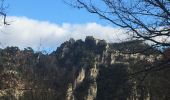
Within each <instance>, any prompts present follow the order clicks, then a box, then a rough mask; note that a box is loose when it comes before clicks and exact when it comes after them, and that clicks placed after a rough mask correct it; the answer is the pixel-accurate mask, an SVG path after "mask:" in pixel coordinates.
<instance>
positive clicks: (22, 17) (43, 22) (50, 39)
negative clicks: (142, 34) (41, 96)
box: [0, 0, 127, 51]
mask: <svg viewBox="0 0 170 100" xmlns="http://www.w3.org/2000/svg"><path fill="white" fill-rule="evenodd" d="M5 3H6V5H9V7H8V8H7V9H6V10H7V11H6V12H7V22H9V23H10V25H8V26H3V25H1V27H0V30H1V31H0V48H4V47H6V46H17V47H20V48H26V47H32V48H33V49H34V50H38V48H41V50H48V49H51V50H55V49H56V48H57V47H58V46H60V44H61V43H63V42H65V41H67V40H69V39H70V38H74V39H76V40H77V39H85V37H86V36H94V37H95V38H97V39H105V40H106V41H109V42H118V41H120V40H125V38H127V35H124V34H123V33H124V30H122V29H119V28H116V27H113V26H112V24H111V23H109V22H107V21H105V20H101V19H100V18H99V17H98V16H97V15H94V14H90V13H89V12H87V11H86V10H83V9H81V10H79V9H76V8H72V7H70V6H69V5H67V4H65V3H64V2H63V1H62V0H6V2H5ZM40 44H41V47H40ZM48 51H50V50H48Z"/></svg>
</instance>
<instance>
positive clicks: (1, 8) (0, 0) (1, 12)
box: [0, 0, 9, 25]
mask: <svg viewBox="0 0 170 100" xmlns="http://www.w3.org/2000/svg"><path fill="white" fill-rule="evenodd" d="M4 2H5V0H0V16H1V17H2V18H3V20H2V22H3V25H9V23H7V22H6V12H5V11H6V8H7V6H5V5H4V4H5V3H4Z"/></svg>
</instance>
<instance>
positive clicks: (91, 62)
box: [0, 36, 170, 100]
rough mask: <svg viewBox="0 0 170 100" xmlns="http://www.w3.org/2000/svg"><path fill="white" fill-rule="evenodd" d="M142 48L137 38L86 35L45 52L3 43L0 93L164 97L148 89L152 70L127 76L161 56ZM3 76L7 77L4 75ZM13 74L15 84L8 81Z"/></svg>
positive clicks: (46, 99)
mask: <svg viewBox="0 0 170 100" xmlns="http://www.w3.org/2000/svg"><path fill="white" fill-rule="evenodd" d="M148 47H149V46H148V45H146V44H145V43H143V42H142V41H131V42H125V43H117V44H116V43H114V44H113V43H107V42H106V41H105V40H98V39H95V38H93V37H91V36H88V37H86V39H85V41H82V40H76V41H75V40H74V39H70V40H69V41H66V42H64V43H63V44H61V46H60V47H58V48H57V50H56V51H54V52H53V53H51V54H48V55H47V54H46V55H45V54H42V53H41V52H39V53H34V52H33V51H32V50H31V49H30V48H27V49H25V50H23V51H21V50H19V49H16V48H14V47H13V48H7V49H5V50H2V51H1V61H4V59H7V61H4V62H2V63H1V66H2V67H3V69H2V70H1V77H3V75H5V78H4V79H3V80H2V81H1V90H0V98H8V99H10V98H12V99H16V100H160V98H167V95H166V94H161V95H159V96H158V95H157V93H155V92H154V88H153V87H151V83H153V80H154V78H155V77H153V76H152V74H150V75H148V76H149V77H147V78H146V79H144V80H142V79H143V77H145V74H146V73H141V74H139V75H135V76H131V74H132V73H134V72H137V71H140V70H143V69H147V68H150V67H151V66H152V65H153V64H154V63H155V62H157V61H159V60H161V59H162V57H161V56H160V54H159V52H158V50H156V49H153V48H151V49H150V50H147V52H144V51H145V50H146V49H147V48H148ZM11 49H12V50H11ZM15 49H16V50H15ZM10 50H11V51H10ZM14 50H15V51H14ZM139 51H140V52H139ZM12 59H13V60H12ZM6 66H9V67H6ZM9 73H10V74H9ZM154 74H155V73H154ZM159 74H161V73H159ZM7 76H9V78H10V79H12V80H8V78H6V77H7ZM14 79H15V82H16V84H17V85H14V84H13V83H10V82H13V80H14ZM7 80H8V81H9V82H8V81H7ZM141 81H142V82H141ZM8 85H9V86H8ZM155 86H157V84H156V85H155ZM166 86H168V85H166ZM7 90H8V91H7ZM169 92H170V91H166V93H169ZM164 93H165V91H164ZM9 94H10V95H9ZM153 98H157V99H153ZM8 99H7V100H8ZM5 100H6V99H5Z"/></svg>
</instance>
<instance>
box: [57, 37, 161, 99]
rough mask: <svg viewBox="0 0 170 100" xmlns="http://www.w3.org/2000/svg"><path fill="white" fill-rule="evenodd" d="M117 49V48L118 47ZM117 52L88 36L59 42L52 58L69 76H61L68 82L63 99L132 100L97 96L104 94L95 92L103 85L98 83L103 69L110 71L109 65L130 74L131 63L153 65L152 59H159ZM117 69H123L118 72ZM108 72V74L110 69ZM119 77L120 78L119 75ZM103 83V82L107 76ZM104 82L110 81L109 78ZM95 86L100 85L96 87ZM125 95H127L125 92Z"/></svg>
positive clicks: (100, 81) (120, 91)
mask: <svg viewBox="0 0 170 100" xmlns="http://www.w3.org/2000/svg"><path fill="white" fill-rule="evenodd" d="M115 48H116V47H115ZM117 48H118V49H119V47H117ZM118 49H113V45H112V44H109V43H106V41H104V40H98V39H94V38H93V37H91V36H88V37H86V39H85V41H82V40H77V41H74V40H73V39H71V40H69V41H66V42H65V43H63V44H62V45H61V46H60V47H59V48H58V49H57V51H56V52H54V55H55V56H56V58H57V60H58V62H59V63H58V65H59V66H60V67H61V68H66V70H69V71H70V72H69V73H71V74H67V75H65V76H63V77H67V78H68V79H69V82H68V84H67V87H68V88H67V90H66V92H67V93H66V100H96V99H98V100H111V99H113V98H114V99H115V100H122V99H123V100H125V98H126V100H128V99H132V97H130V96H125V97H122V98H119V97H116V96H115V97H112V98H107V97H104V98H103V99H102V98H99V97H97V96H98V95H101V94H103V93H104V91H105V90H101V89H99V90H98V87H101V86H102V85H103V84H105V83H102V81H103V80H100V79H101V78H100V77H103V76H101V75H99V74H101V73H103V72H102V71H103V68H104V69H110V68H111V66H114V67H115V68H116V67H119V66H120V70H124V71H125V72H126V73H125V72H122V73H125V74H127V73H129V72H130V71H132V69H131V68H130V67H128V66H129V65H134V64H135V62H137V61H140V60H141V61H148V62H154V60H156V59H159V57H158V55H155V57H154V56H153V55H146V54H142V53H129V51H128V48H127V50H124V51H127V53H125V52H121V50H118ZM124 49H126V48H124ZM122 51H123V50H122ZM156 57H157V58H156ZM121 66H126V67H124V68H123V69H121ZM118 69H119V68H118ZM67 72H68V71H67ZM108 73H112V72H111V70H110V71H109V72H108ZM122 73H120V74H122ZM116 75H117V74H116ZM118 75H119V74H118ZM120 78H123V76H122V77H120ZM105 80H107V77H106V79H105ZM108 80H110V81H112V80H111V79H108ZM118 80H119V79H118ZM120 81H121V80H120ZM125 83H126V82H125ZM98 84H99V85H100V86H98ZM113 84H115V83H113ZM120 84H124V83H120ZM128 84H130V83H127V86H126V88H130V87H128ZM106 85H107V84H106ZM129 86H130V85H129ZM126 88H125V89H126ZM101 91H103V92H101ZM109 91H110V90H109ZM117 91H119V92H117V95H121V93H122V94H123V93H124V91H125V90H121V89H120V90H117ZM129 91H131V90H129ZM98 92H99V93H98ZM126 92H128V90H127V91H126ZM124 94H125V93H124ZM115 95H116V94H115ZM136 95H138V94H136Z"/></svg>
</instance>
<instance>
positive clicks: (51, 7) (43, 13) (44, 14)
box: [6, 0, 108, 25]
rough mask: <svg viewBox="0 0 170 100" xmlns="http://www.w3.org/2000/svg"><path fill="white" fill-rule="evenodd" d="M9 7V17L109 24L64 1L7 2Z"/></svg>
mask: <svg viewBox="0 0 170 100" xmlns="http://www.w3.org/2000/svg"><path fill="white" fill-rule="evenodd" d="M6 4H8V5H9V8H8V9H7V14H8V15H9V16H26V17H28V18H31V19H37V20H42V21H43V20H45V21H50V22H53V23H57V24H62V23H63V22H64V23H79V24H82V23H88V22H96V23H99V24H102V25H107V24H108V22H106V21H104V20H101V19H99V17H98V16H97V15H94V14H90V13H89V12H87V11H85V10H84V9H81V10H79V9H75V8H73V7H71V6H69V5H67V4H66V3H64V2H63V1H62V0H6Z"/></svg>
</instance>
